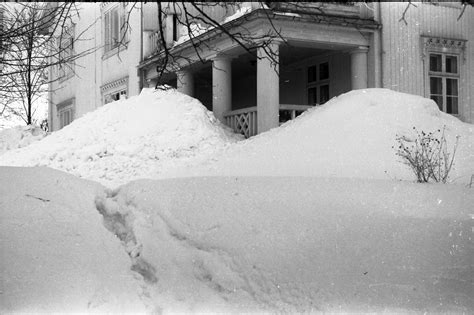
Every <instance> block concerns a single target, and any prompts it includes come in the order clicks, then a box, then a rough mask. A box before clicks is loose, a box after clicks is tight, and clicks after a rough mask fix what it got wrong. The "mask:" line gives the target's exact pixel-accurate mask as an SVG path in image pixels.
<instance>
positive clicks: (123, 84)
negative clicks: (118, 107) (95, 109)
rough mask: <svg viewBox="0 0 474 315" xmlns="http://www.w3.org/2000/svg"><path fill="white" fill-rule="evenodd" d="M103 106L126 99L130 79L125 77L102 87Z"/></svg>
mask: <svg viewBox="0 0 474 315" xmlns="http://www.w3.org/2000/svg"><path fill="white" fill-rule="evenodd" d="M100 90H101V92H102V100H103V104H108V103H110V102H114V101H118V100H123V99H126V98H127V96H128V77H124V78H121V79H118V80H115V81H112V82H109V83H107V84H104V85H103V86H101V87H100Z"/></svg>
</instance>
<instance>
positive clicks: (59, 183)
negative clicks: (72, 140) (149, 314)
mask: <svg viewBox="0 0 474 315" xmlns="http://www.w3.org/2000/svg"><path fill="white" fill-rule="evenodd" d="M103 189H104V188H103V187H101V185H100V184H97V183H94V182H91V181H85V180H82V179H78V178H76V177H74V176H72V175H69V174H66V173H63V172H59V171H56V170H52V169H49V168H46V167H44V168H14V167H0V210H1V211H0V252H1V259H0V279H1V281H0V313H2V314H4V313H10V312H14V313H20V312H21V313H51V312H60V313H64V312H114V313H117V312H127V311H128V312H133V311H137V312H140V311H142V312H144V311H145V310H146V308H145V306H144V305H145V304H144V301H145V300H142V299H140V296H141V295H143V294H144V291H143V288H142V285H141V283H140V281H139V280H137V279H136V276H135V275H134V274H133V273H132V272H131V271H130V266H129V264H130V258H129V257H128V256H127V254H126V252H125V251H123V249H122V248H121V246H120V243H119V242H118V241H117V240H116V238H115V237H114V235H113V234H111V233H109V232H108V231H107V230H106V229H105V228H104V226H103V224H102V218H101V216H100V214H99V213H98V212H97V210H96V208H95V204H94V199H95V197H96V196H97V195H100V194H103ZM145 303H146V301H145Z"/></svg>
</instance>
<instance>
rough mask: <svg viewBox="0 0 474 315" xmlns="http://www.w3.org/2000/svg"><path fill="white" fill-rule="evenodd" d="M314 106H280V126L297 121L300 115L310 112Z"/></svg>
mask: <svg viewBox="0 0 474 315" xmlns="http://www.w3.org/2000/svg"><path fill="white" fill-rule="evenodd" d="M311 107H313V106H311V105H292V104H280V118H279V120H280V124H282V123H284V122H286V121H288V120H292V119H295V118H296V117H297V116H298V115H300V114H301V113H303V112H304V111H306V110H308V109H309V108H311Z"/></svg>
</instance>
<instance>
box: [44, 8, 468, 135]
mask: <svg viewBox="0 0 474 315" xmlns="http://www.w3.org/2000/svg"><path fill="white" fill-rule="evenodd" d="M267 4H268V7H266V8H262V7H260V5H259V4H258V3H251V2H247V3H242V4H241V6H240V8H238V7H235V6H233V7H230V8H229V7H226V8H223V7H222V6H212V7H208V8H206V9H205V10H207V11H206V13H208V14H209V15H210V16H211V17H212V18H213V19H215V20H216V21H220V22H221V25H222V26H223V27H224V28H225V29H226V30H228V31H230V32H236V31H240V32H244V33H248V34H252V35H255V36H259V35H262V39H263V38H264V36H263V35H264V34H267V33H270V32H272V31H275V30H278V32H279V33H280V34H279V35H280V36H281V37H280V38H277V39H275V40H273V41H272V43H271V44H270V45H269V46H268V47H266V48H262V47H261V48H256V49H254V50H253V52H254V54H251V53H249V52H248V51H246V50H245V49H244V48H242V47H241V46H240V45H239V44H238V43H237V42H236V41H235V40H234V41H233V40H231V39H230V38H229V37H228V36H226V35H222V31H221V30H219V28H216V27H214V28H209V29H207V30H206V31H200V32H199V35H197V36H196V37H195V40H197V41H199V42H200V43H203V44H202V45H201V46H200V48H199V49H198V50H196V49H195V48H194V47H193V45H192V41H190V40H186V39H188V38H187V37H184V36H183V35H185V34H183V33H185V31H186V28H183V27H179V21H180V20H181V21H182V20H183V19H184V16H185V14H183V12H184V9H183V8H180V7H179V6H173V5H170V6H168V7H167V6H166V5H165V4H163V6H164V7H165V9H164V10H163V11H164V12H165V13H166V16H163V21H164V26H165V28H164V30H163V34H164V36H165V40H166V42H167V43H168V45H167V46H168V47H169V49H170V51H171V52H172V53H173V54H176V55H179V56H181V57H182V58H183V59H181V60H177V61H176V63H175V66H177V67H178V68H176V67H169V68H168V69H167V71H166V72H165V74H164V75H163V76H162V77H161V78H159V76H158V72H157V65H158V64H159V63H160V62H161V61H160V60H161V59H162V57H163V52H162V50H160V49H159V48H158V47H160V45H159V42H158V40H159V35H160V32H158V15H157V12H158V11H157V4H156V3H148V4H139V3H138V4H133V3H128V4H126V5H124V4H121V3H111V2H109V3H103V4H92V3H91V4H85V3H84V4H81V7H83V12H81V15H80V17H81V19H80V20H77V23H76V24H75V25H74V32H75V34H76V35H77V34H80V33H81V32H82V31H84V30H85V29H87V28H89V29H88V30H87V31H86V34H87V35H88V36H89V37H90V38H91V39H92V40H89V41H79V42H77V43H75V47H74V50H75V51H76V52H78V51H82V50H85V49H89V48H91V47H92V48H93V47H97V48H98V49H97V50H96V51H95V52H94V53H92V54H89V55H87V56H86V57H84V58H81V59H79V60H77V61H76V64H75V65H73V67H74V69H75V73H76V75H73V73H72V72H69V74H68V71H67V69H66V70H65V69H59V68H57V69H55V71H52V73H51V75H52V76H53V78H54V77H58V76H61V79H60V80H59V81H58V82H57V83H54V84H53V86H52V87H53V89H54V90H55V92H54V93H51V95H50V112H49V115H50V127H51V129H52V130H57V129H59V128H61V127H62V126H64V125H66V124H68V123H69V122H70V121H71V120H73V119H74V118H77V117H80V116H81V115H83V114H84V113H86V112H88V111H91V110H94V109H95V108H97V107H99V106H101V105H103V104H105V103H107V102H109V101H111V100H115V99H118V98H120V97H125V96H130V95H136V94H138V93H139V91H140V89H141V88H142V87H144V86H145V87H146V86H154V85H155V84H156V83H157V82H159V83H168V84H171V85H175V86H176V87H177V88H178V90H180V91H182V92H184V93H187V94H189V95H192V96H194V97H196V98H198V99H199V100H200V101H201V102H202V103H203V104H204V105H205V106H206V107H208V108H209V109H210V110H213V112H214V114H215V115H216V117H217V118H219V119H221V120H222V121H223V122H225V123H226V124H228V125H229V126H231V127H233V128H234V129H235V130H236V131H239V132H242V133H244V134H245V135H246V136H252V135H254V134H256V133H258V132H263V131H266V130H269V129H271V128H274V127H277V126H278V125H279V124H280V123H281V122H283V121H286V120H288V119H292V118H294V117H295V116H296V115H298V114H299V113H300V112H301V111H303V110H305V109H307V108H308V107H310V106H315V105H319V104H323V103H324V102H326V101H327V100H328V99H330V98H332V97H334V96H337V95H339V94H341V93H344V92H347V91H349V90H351V89H361V88H370V87H383V88H389V89H392V90H396V91H400V92H406V93H411V94H417V95H422V96H425V97H430V98H432V99H433V100H435V101H436V102H437V103H438V106H439V107H440V109H442V110H443V111H445V112H447V113H450V114H452V115H454V116H456V117H459V118H460V119H461V120H463V121H465V122H470V123H473V122H474V89H472V86H474V45H473V42H474V22H473V21H474V9H473V8H472V7H471V6H467V7H466V8H465V11H464V12H463V11H462V10H463V6H462V5H461V3H460V2H453V3H451V2H448V3H441V2H440V3H439V4H437V5H433V4H430V3H417V4H416V7H415V6H410V7H409V8H408V10H406V8H407V5H408V4H407V3H396V2H384V3H369V4H366V3H352V4H329V3H305V4H304V6H303V5H302V4H301V3H299V4H294V3H293V4H292V3H285V2H267ZM133 6H135V7H133ZM132 7H133V8H132ZM245 8H247V9H245ZM187 10H193V8H192V7H191V5H189V7H187ZM405 10H406V12H405ZM128 12H131V13H130V20H129V24H130V27H129V28H128V31H127V32H126V33H123V32H122V31H121V27H120V26H121V24H122V23H123V22H124V21H125V20H126V19H127V14H128ZM193 12H194V13H193V14H196V11H193ZM461 12H463V13H462V16H461V17H460V18H459V19H458V17H459V16H460V15H461ZM403 18H404V19H403ZM96 20H97V22H96V23H94V21H96ZM91 25H92V26H91ZM201 27H202V28H206V27H207V26H206V25H201ZM88 36H85V37H88ZM122 36H124V37H125V38H126V41H125V42H126V45H117V44H116V42H117V39H118V38H122ZM269 49H270V50H269ZM269 53H271V57H272V59H273V61H277V62H278V65H277V66H276V68H275V64H273V63H272V62H271V60H270V59H269V58H257V57H256V55H257V56H259V57H265V56H268V54H269ZM202 61H204V63H203V62H202ZM275 69H278V71H275Z"/></svg>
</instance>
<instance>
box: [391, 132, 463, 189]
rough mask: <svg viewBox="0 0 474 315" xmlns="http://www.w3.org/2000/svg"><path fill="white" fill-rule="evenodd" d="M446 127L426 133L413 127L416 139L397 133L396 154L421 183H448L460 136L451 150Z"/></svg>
mask: <svg viewBox="0 0 474 315" xmlns="http://www.w3.org/2000/svg"><path fill="white" fill-rule="evenodd" d="M445 129H446V126H445V127H443V129H442V130H441V129H438V130H436V131H434V132H428V133H425V132H424V131H421V132H420V131H417V130H416V128H415V127H413V130H414V131H415V133H416V137H415V139H410V138H408V137H406V136H398V135H397V138H396V141H397V142H398V147H397V153H396V154H397V155H398V156H400V157H401V158H402V162H403V163H404V164H406V165H408V166H409V167H410V169H411V170H412V171H413V173H414V174H415V175H416V178H417V181H418V182H419V183H427V182H429V181H430V180H432V181H434V182H442V183H446V181H447V180H448V178H449V173H450V172H451V169H452V167H453V164H454V157H455V155H456V149H457V146H458V142H459V136H457V137H456V143H455V144H454V147H453V150H452V152H449V151H448V144H447V141H446V136H445Z"/></svg>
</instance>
